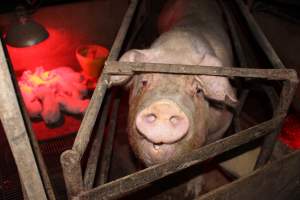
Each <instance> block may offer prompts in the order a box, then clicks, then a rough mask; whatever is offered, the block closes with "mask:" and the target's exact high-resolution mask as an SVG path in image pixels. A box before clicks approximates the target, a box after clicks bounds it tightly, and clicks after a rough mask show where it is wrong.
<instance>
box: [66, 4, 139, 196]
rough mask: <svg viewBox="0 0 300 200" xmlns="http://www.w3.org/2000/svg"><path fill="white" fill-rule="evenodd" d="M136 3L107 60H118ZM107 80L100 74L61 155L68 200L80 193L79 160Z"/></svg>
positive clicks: (126, 16) (125, 19)
mask: <svg viewBox="0 0 300 200" xmlns="http://www.w3.org/2000/svg"><path fill="white" fill-rule="evenodd" d="M138 2H139V1H138V0H132V1H131V3H130V5H129V7H128V9H127V12H126V14H125V17H124V19H123V21H122V24H121V27H120V29H119V31H118V33H117V36H116V39H115V41H114V44H113V46H112V48H111V51H110V54H109V56H108V60H116V59H117V58H118V56H119V53H120V50H121V47H122V45H123V42H124V39H125V36H126V34H127V30H128V27H129V25H130V23H131V20H132V17H133V14H134V12H135V9H136V7H137V4H138ZM105 68H106V66H104V69H105ZM108 79H109V76H107V74H104V73H102V74H101V76H100V78H99V79H98V82H97V85H96V88H95V90H94V93H93V96H92V98H91V101H90V103H89V106H88V108H87V110H86V113H85V115H84V118H83V120H82V123H81V126H80V128H79V130H78V133H77V136H76V138H75V141H74V144H73V147H72V150H67V151H65V152H64V153H63V154H62V155H61V165H62V167H63V174H64V178H65V184H66V188H67V191H68V194H69V198H71V197H72V196H73V195H75V194H78V193H79V192H81V190H82V188H83V180H82V170H81V166H80V160H81V158H82V156H83V154H84V152H85V150H86V148H87V145H88V143H89V141H90V137H91V134H92V130H93V128H94V125H95V122H96V118H97V115H98V113H99V110H100V107H101V105H102V101H103V98H104V95H105V93H106V90H107V89H108ZM77 156H78V159H77ZM75 158H76V159H75ZM74 159H75V160H74Z"/></svg>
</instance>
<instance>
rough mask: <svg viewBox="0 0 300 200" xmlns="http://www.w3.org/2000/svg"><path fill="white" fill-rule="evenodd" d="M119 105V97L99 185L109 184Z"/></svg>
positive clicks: (114, 110) (113, 113) (116, 100)
mask: <svg viewBox="0 0 300 200" xmlns="http://www.w3.org/2000/svg"><path fill="white" fill-rule="evenodd" d="M119 105H120V97H117V98H116V99H115V101H114V103H113V109H112V114H111V117H110V122H109V126H108V130H109V132H108V136H107V140H106V144H105V149H104V153H103V157H102V159H103V161H102V162H101V167H100V169H101V170H100V177H99V181H98V180H97V183H98V184H104V183H106V182H107V178H108V173H109V168H110V162H111V155H112V149H113V141H114V136H115V132H116V124H117V116H118V110H119Z"/></svg>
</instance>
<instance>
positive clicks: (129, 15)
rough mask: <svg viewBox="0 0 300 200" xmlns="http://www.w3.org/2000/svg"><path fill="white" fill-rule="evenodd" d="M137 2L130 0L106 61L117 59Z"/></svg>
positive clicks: (137, 0) (136, 0)
mask: <svg viewBox="0 0 300 200" xmlns="http://www.w3.org/2000/svg"><path fill="white" fill-rule="evenodd" d="M138 3H139V0H131V3H130V5H129V7H128V9H127V12H126V14H125V16H124V18H123V21H122V24H121V27H120V29H119V31H118V33H117V37H116V39H115V41H114V44H113V46H112V50H111V51H110V54H109V56H108V58H107V60H108V61H113V60H117V59H118V57H119V54H120V51H121V48H122V46H123V42H124V39H125V37H126V35H127V31H128V28H129V26H130V23H131V21H132V18H133V15H134V13H135V10H136V8H137V5H138Z"/></svg>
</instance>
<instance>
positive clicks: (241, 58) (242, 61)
mask: <svg viewBox="0 0 300 200" xmlns="http://www.w3.org/2000/svg"><path fill="white" fill-rule="evenodd" d="M218 2H219V4H220V5H221V7H222V10H223V12H224V16H225V19H226V22H227V25H228V27H229V31H230V35H231V38H232V43H233V46H234V50H235V53H236V57H237V59H238V62H239V65H240V67H245V66H247V58H246V56H245V54H244V51H243V48H242V45H241V42H240V38H239V34H238V32H237V30H236V28H235V25H234V20H233V17H232V16H231V14H230V11H229V10H228V7H226V6H225V4H224V2H223V0H219V1H218Z"/></svg>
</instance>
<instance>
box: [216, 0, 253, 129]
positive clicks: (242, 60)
mask: <svg viewBox="0 0 300 200" xmlns="http://www.w3.org/2000/svg"><path fill="white" fill-rule="evenodd" d="M218 2H219V4H220V5H221V7H222V10H223V12H224V16H225V19H226V22H227V25H228V27H229V32H230V35H231V39H232V43H233V46H234V52H235V53H236V57H237V60H238V63H239V67H246V66H247V58H246V56H245V53H244V51H243V48H242V44H241V41H240V38H239V34H238V32H237V29H236V26H235V25H234V18H233V17H232V15H231V12H230V11H229V10H228V6H227V7H226V5H225V3H224V2H223V0H219V1H218ZM248 94H249V90H248V89H243V90H242V92H241V95H240V97H239V104H238V106H237V107H236V109H235V113H234V117H233V126H234V131H235V133H237V132H239V131H241V123H240V113H241V111H242V109H243V107H244V104H245V102H246V99H247V97H248Z"/></svg>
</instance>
